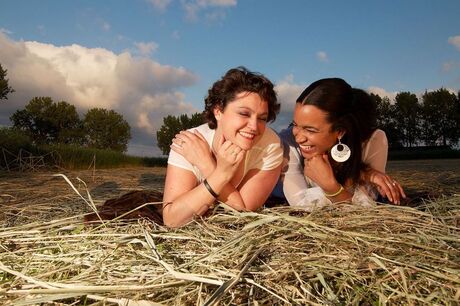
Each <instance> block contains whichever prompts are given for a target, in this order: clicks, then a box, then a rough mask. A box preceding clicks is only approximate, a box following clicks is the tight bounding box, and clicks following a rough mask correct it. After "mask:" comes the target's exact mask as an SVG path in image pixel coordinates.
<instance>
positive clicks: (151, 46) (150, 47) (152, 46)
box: [134, 41, 158, 56]
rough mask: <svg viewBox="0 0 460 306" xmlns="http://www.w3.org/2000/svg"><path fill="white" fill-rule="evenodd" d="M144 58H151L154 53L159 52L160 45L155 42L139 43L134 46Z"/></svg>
mask: <svg viewBox="0 0 460 306" xmlns="http://www.w3.org/2000/svg"><path fill="white" fill-rule="evenodd" d="M134 45H135V46H136V48H137V49H138V51H139V54H140V55H142V56H149V55H150V54H152V52H155V51H156V50H158V44H157V43H155V42H153V41H152V42H148V43H146V42H138V43H135V44H134Z"/></svg>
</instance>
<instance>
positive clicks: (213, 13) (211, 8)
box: [181, 0, 237, 22]
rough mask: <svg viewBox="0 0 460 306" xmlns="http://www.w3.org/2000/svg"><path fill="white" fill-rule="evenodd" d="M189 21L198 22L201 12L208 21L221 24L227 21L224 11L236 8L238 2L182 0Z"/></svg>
mask: <svg viewBox="0 0 460 306" xmlns="http://www.w3.org/2000/svg"><path fill="white" fill-rule="evenodd" d="M181 3H182V8H183V9H184V10H185V15H186V18H187V20H190V21H197V20H198V19H199V15H200V12H201V11H204V12H205V17H206V20H207V21H210V22H219V21H222V20H223V19H225V17H226V13H225V11H224V9H226V8H229V7H232V6H236V5H237V0H181Z"/></svg>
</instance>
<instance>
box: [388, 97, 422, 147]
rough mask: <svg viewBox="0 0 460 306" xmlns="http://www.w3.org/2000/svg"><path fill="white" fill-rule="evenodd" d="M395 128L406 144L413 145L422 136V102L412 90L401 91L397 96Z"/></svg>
mask: <svg viewBox="0 0 460 306" xmlns="http://www.w3.org/2000/svg"><path fill="white" fill-rule="evenodd" d="M394 120H395V128H396V130H397V131H398V132H399V133H400V139H401V141H402V143H403V144H404V145H405V146H409V147H412V146H414V145H415V144H416V143H417V140H418V139H419V136H420V120H421V115H420V104H419V103H418V99H417V96H416V95H415V94H413V93H410V92H401V93H398V94H397V95H396V98H395V112H394Z"/></svg>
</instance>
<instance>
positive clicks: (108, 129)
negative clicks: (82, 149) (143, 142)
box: [83, 108, 131, 152]
mask: <svg viewBox="0 0 460 306" xmlns="http://www.w3.org/2000/svg"><path fill="white" fill-rule="evenodd" d="M83 127H84V130H85V133H86V135H87V144H88V146H90V147H93V148H97V149H110V150H114V151H119V152H125V151H126V150H127V148H128V142H129V140H130V139H131V127H130V126H129V124H128V122H126V120H124V119H123V116H122V115H120V114H118V113H117V112H115V111H113V110H106V109H103V108H93V109H90V110H89V111H88V112H87V113H86V115H85V117H84V119H83Z"/></svg>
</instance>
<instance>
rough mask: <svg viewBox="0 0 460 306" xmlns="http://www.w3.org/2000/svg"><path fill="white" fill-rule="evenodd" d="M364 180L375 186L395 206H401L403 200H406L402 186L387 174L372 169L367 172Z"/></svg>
mask: <svg viewBox="0 0 460 306" xmlns="http://www.w3.org/2000/svg"><path fill="white" fill-rule="evenodd" d="M364 179H365V180H366V181H369V182H370V183H371V184H373V185H375V186H376V187H377V190H378V191H379V193H380V194H381V195H382V196H383V197H386V198H387V199H388V200H389V201H390V202H392V203H393V204H397V205H399V204H400V203H401V198H403V199H405V198H406V194H405V193H404V190H403V188H402V187H401V185H400V184H399V183H398V182H397V181H396V180H394V179H392V178H391V177H390V176H389V175H386V174H385V173H382V172H380V171H377V170H375V169H372V168H370V169H368V170H367V171H366V174H365V176H364Z"/></svg>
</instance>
